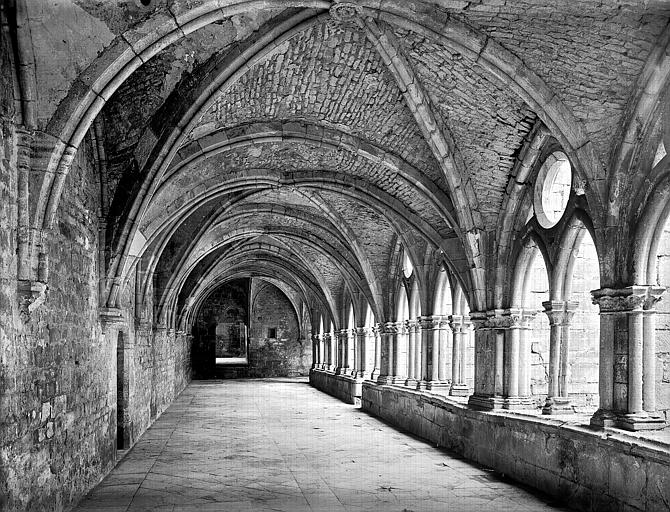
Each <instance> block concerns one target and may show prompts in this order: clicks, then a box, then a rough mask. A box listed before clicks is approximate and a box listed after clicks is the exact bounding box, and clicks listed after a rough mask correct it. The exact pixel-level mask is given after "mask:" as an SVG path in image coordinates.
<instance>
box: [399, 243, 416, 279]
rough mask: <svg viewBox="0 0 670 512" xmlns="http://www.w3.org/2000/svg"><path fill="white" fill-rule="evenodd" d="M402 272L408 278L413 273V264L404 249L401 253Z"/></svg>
mask: <svg viewBox="0 0 670 512" xmlns="http://www.w3.org/2000/svg"><path fill="white" fill-rule="evenodd" d="M402 272H403V274H404V275H405V277H406V278H408V279H409V278H410V277H412V274H413V273H414V266H413V265H412V261H411V260H410V259H409V254H408V253H407V251H406V250H404V251H403V254H402Z"/></svg>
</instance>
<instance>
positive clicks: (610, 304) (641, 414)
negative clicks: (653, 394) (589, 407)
mask: <svg viewBox="0 0 670 512" xmlns="http://www.w3.org/2000/svg"><path fill="white" fill-rule="evenodd" d="M656 289H657V288H655V287H650V286H629V287H626V288H620V289H611V288H602V289H600V290H595V291H593V292H591V293H592V295H593V302H594V303H595V304H598V306H600V382H599V391H600V407H599V409H598V410H597V411H596V413H595V414H594V415H593V417H592V418H591V424H592V425H595V426H615V427H619V428H624V429H627V430H648V429H656V428H663V427H664V426H665V421H664V420H663V419H662V418H660V417H656V416H654V415H649V414H648V413H647V411H646V410H645V409H644V400H643V397H644V387H643V374H644V368H643V366H644V355H645V354H644V344H645V337H644V309H643V307H644V305H645V303H653V302H654V297H655V295H656V293H655V290H656ZM625 370H627V371H625Z"/></svg>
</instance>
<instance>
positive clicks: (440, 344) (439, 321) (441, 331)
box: [426, 315, 452, 389]
mask: <svg viewBox="0 0 670 512" xmlns="http://www.w3.org/2000/svg"><path fill="white" fill-rule="evenodd" d="M451 337H452V332H451V329H450V327H449V319H448V317H446V316H440V315H433V316H432V335H431V336H430V341H431V343H430V347H429V351H430V366H429V372H428V381H427V383H426V389H439V388H446V387H448V386H449V376H448V374H447V368H448V367H449V363H450V361H449V360H448V359H449V358H450V357H451V353H450V350H449V347H448V340H449V341H450V338H451Z"/></svg>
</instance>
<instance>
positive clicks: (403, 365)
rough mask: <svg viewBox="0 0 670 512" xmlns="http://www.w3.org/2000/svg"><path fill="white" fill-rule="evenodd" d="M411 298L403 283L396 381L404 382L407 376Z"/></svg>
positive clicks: (398, 303) (398, 306)
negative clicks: (408, 324) (408, 296)
mask: <svg viewBox="0 0 670 512" xmlns="http://www.w3.org/2000/svg"><path fill="white" fill-rule="evenodd" d="M408 321H409V300H408V298H407V292H406V290H405V287H404V286H403V285H400V289H399V291H398V299H397V301H396V329H397V333H396V336H395V343H394V351H393V375H394V376H395V377H394V379H393V382H394V383H404V382H405V378H406V377H407V375H406V373H407V359H408V358H407V352H408V349H409V331H408V329H407V323H408Z"/></svg>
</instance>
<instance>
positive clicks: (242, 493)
mask: <svg viewBox="0 0 670 512" xmlns="http://www.w3.org/2000/svg"><path fill="white" fill-rule="evenodd" d="M76 510H77V511H87V512H95V511H100V512H103V511H104V512H117V511H118V512H120V511H124V512H126V511H127V512H131V511H135V512H138V511H156V512H158V511H184V512H188V511H192V512H213V511H216V512H221V511H226V512H228V511H287V512H300V511H309V510H319V511H328V512H330V511H344V510H351V511H359V510H365V511H398V512H419V511H454V512H461V511H477V512H486V511H495V512H505V511H542V510H566V509H562V508H559V507H556V506H552V505H551V502H550V499H549V498H547V497H545V496H541V495H538V494H535V493H532V492H530V491H528V490H527V489H524V488H521V487H519V486H517V485H514V484H512V483H511V482H509V481H505V480H503V479H501V478H500V477H498V476H497V475H496V474H494V473H492V472H491V471H488V470H486V469H484V468H481V467H478V466H476V465H473V464H470V463H468V462H466V461H465V460H463V459H461V458H459V457H457V456H454V455H453V454H451V453H448V452H446V451H444V450H441V449H438V448H435V447H434V446H431V445H429V444H428V443H426V442H423V441H421V440H419V439H417V438H415V437H412V436H410V435H407V434H404V433H401V432H399V431H398V430H396V429H394V428H393V427H390V426H388V425H386V424H385V423H383V422H381V421H379V420H377V419H376V418H374V417H371V416H368V415H367V414H365V413H363V412H361V411H360V410H359V409H357V408H355V407H354V406H351V405H346V404H344V403H342V402H340V401H339V400H336V399H334V398H332V397H330V396H328V395H325V394H323V393H321V392H319V391H317V390H315V389H313V388H311V387H309V385H308V384H307V382H306V380H302V379H263V380H227V381H196V382H193V383H192V384H191V385H190V386H189V387H188V388H187V389H186V390H185V391H184V392H183V393H182V395H181V396H180V397H179V398H178V399H177V400H176V401H175V403H174V404H172V406H171V407H170V408H169V409H168V410H167V411H166V412H165V413H163V415H162V416H161V417H160V418H159V419H158V420H157V421H156V423H155V424H154V425H153V427H151V429H149V430H148V431H147V432H146V433H145V435H144V436H143V437H142V438H141V439H140V440H139V442H138V443H137V444H136V445H135V447H134V448H133V449H132V450H131V451H130V452H129V453H128V454H127V455H126V456H125V457H124V459H123V460H122V461H121V462H120V463H119V464H118V466H117V467H116V469H114V471H112V473H111V474H110V475H109V476H108V477H107V478H106V479H105V480H103V482H102V483H101V484H100V485H99V486H98V487H96V488H95V489H94V490H93V491H92V492H91V493H90V494H89V496H87V497H86V499H85V500H84V501H82V502H81V503H80V505H79V508H77V509H76Z"/></svg>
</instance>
